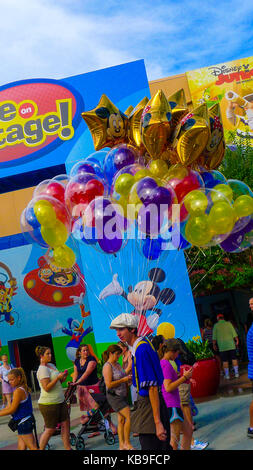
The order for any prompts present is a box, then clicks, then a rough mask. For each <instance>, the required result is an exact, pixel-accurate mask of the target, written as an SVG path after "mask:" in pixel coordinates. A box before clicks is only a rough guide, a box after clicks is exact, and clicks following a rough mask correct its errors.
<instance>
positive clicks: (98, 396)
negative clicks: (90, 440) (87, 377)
mask: <svg viewBox="0 0 253 470" xmlns="http://www.w3.org/2000/svg"><path fill="white" fill-rule="evenodd" d="M72 388H73V387H72ZM89 392H90V394H91V396H92V398H94V400H95V401H96V402H97V403H98V404H99V408H98V409H97V410H96V411H95V413H94V414H93V415H92V416H91V417H89V418H88V421H87V422H86V423H85V424H82V426H81V429H80V431H79V432H78V434H77V436H76V435H75V434H74V433H70V443H71V445H72V446H73V447H75V448H76V450H84V449H85V441H84V438H83V437H82V436H83V435H84V434H90V433H93V432H103V433H104V439H105V442H106V443H107V444H108V445H113V444H114V443H115V437H114V434H113V432H112V430H111V428H110V421H111V418H110V413H112V412H113V410H112V409H111V408H110V405H109V404H108V402H107V400H106V397H105V395H103V394H102V393H101V392H100V390H99V387H98V386H91V387H89Z"/></svg>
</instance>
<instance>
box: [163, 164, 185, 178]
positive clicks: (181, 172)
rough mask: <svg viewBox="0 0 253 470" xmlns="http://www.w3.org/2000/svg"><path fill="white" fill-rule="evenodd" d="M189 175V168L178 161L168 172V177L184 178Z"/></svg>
mask: <svg viewBox="0 0 253 470" xmlns="http://www.w3.org/2000/svg"><path fill="white" fill-rule="evenodd" d="M187 175H188V170H187V168H185V167H184V166H182V165H181V164H178V163H176V164H175V165H172V166H171V167H170V168H169V171H168V172H167V174H166V178H171V179H172V178H178V179H183V178H184V177H185V176H187Z"/></svg>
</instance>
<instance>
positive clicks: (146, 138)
mask: <svg viewBox="0 0 253 470" xmlns="http://www.w3.org/2000/svg"><path fill="white" fill-rule="evenodd" d="M140 132H141V139H142V143H143V145H144V146H145V148H146V150H147V152H148V153H149V155H150V157H151V158H153V159H157V158H160V156H161V154H162V153H163V152H164V150H165V149H166V144H167V142H168V139H169V136H170V133H171V107H170V105H169V102H168V100H167V98H166V96H165V94H164V93H163V91H162V90H158V91H157V93H156V94H155V95H154V96H153V97H152V98H151V100H149V102H148V103H147V105H146V106H145V108H144V111H143V113H142V116H141V122H140Z"/></svg>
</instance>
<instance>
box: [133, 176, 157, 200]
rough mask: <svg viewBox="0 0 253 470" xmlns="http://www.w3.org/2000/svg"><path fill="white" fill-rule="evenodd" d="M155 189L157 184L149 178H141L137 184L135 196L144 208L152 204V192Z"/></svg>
mask: <svg viewBox="0 0 253 470" xmlns="http://www.w3.org/2000/svg"><path fill="white" fill-rule="evenodd" d="M155 188H157V182H156V181H155V180H154V179H153V178H150V177H149V176H147V177H145V178H143V179H142V180H140V181H139V183H138V184H137V187H136V191H137V194H138V196H139V198H140V200H141V202H143V204H145V206H147V205H148V204H152V192H153V190H154V189H155Z"/></svg>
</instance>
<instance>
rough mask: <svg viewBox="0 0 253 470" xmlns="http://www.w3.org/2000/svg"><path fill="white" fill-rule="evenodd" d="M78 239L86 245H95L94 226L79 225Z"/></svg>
mask: <svg viewBox="0 0 253 470" xmlns="http://www.w3.org/2000/svg"><path fill="white" fill-rule="evenodd" d="M80 240H81V241H82V242H84V243H86V244H87V245H95V244H96V243H97V233H96V228H95V227H84V228H83V227H82V226H81V227H80Z"/></svg>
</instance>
